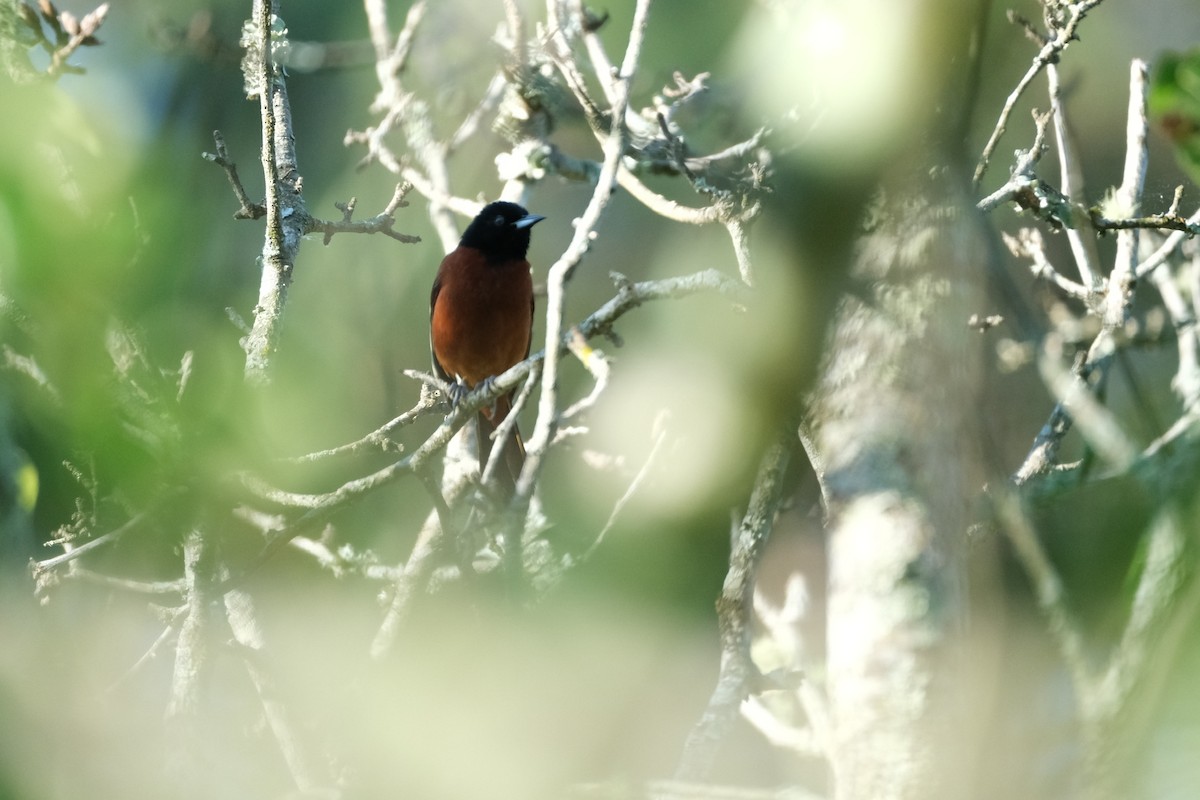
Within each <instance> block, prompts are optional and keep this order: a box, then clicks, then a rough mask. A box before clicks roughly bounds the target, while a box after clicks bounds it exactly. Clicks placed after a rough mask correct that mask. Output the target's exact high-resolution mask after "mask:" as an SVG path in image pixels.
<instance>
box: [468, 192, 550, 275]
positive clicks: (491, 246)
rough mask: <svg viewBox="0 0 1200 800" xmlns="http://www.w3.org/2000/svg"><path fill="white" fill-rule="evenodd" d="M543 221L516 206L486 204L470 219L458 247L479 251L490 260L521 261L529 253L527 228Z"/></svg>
mask: <svg viewBox="0 0 1200 800" xmlns="http://www.w3.org/2000/svg"><path fill="white" fill-rule="evenodd" d="M544 219H545V217H542V216H538V215H537V214H530V213H529V212H528V211H526V210H525V209H523V208H521V207H520V206H519V205H517V204H516V203H505V202H503V201H500V202H496V203H488V204H487V205H486V206H484V207H483V211H480V212H479V216H477V217H475V219H473V220H471V224H470V225H468V226H467V230H466V232H465V233H463V237H462V242H461V243H460V244H461V246H463V247H474V248H475V249H476V250H482V251H483V253H484V254H485V255H487V257H488V258H489V259H490V260H493V261H498V260H501V259H506V258H524V257H525V254H526V253H527V252H529V229H530V228H531V227H532V226H533V225H535V224H536V223H538V222H541V221H542V220H544Z"/></svg>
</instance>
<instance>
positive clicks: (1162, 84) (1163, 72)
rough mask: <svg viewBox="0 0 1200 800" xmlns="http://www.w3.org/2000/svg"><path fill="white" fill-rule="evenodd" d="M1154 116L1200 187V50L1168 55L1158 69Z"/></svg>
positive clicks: (1152, 107) (1152, 104)
mask: <svg viewBox="0 0 1200 800" xmlns="http://www.w3.org/2000/svg"><path fill="white" fill-rule="evenodd" d="M1149 104H1150V114H1151V116H1152V117H1153V119H1154V121H1155V123H1156V124H1157V125H1158V127H1159V129H1160V130H1162V132H1163V133H1164V134H1166V136H1167V138H1168V139H1170V140H1171V143H1172V145H1173V146H1174V148H1175V159H1176V161H1178V163H1179V166H1180V168H1181V169H1182V170H1183V171H1184V172H1186V173H1187V175H1188V177H1190V178H1191V179H1192V182H1193V183H1195V184H1197V185H1200V49H1197V50H1192V51H1190V52H1187V53H1173V52H1166V53H1163V54H1162V55H1160V56H1159V57H1158V59H1157V61H1156V63H1155V66H1154V77H1153V79H1152V82H1151V86H1150V98H1149Z"/></svg>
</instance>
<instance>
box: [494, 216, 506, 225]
mask: <svg viewBox="0 0 1200 800" xmlns="http://www.w3.org/2000/svg"><path fill="white" fill-rule="evenodd" d="M492 224H493V225H495V226H496V227H497V228H503V227H504V217H503V216H501V215H497V216H496V218H495V219H494V220H492Z"/></svg>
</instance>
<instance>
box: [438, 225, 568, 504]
mask: <svg viewBox="0 0 1200 800" xmlns="http://www.w3.org/2000/svg"><path fill="white" fill-rule="evenodd" d="M543 219H545V217H541V216H538V215H537V214H530V213H529V212H527V211H526V210H525V209H524V208H521V206H519V205H517V204H516V203H505V202H497V203H489V204H488V205H487V206H485V207H484V209H483V211H480V212H479V216H477V217H475V219H474V220H472V221H471V224H470V225H468V226H467V230H466V232H465V233H463V237H462V241H460V242H459V243H458V247H457V248H455V250H454V252H452V253H450V254H449V255H447V256H446V258H445V259H443V260H442V265H441V266H440V267H438V272H437V277H436V278H434V280H433V292H432V293H431V294H430V296H429V349H430V351H431V352H432V354H433V369H434V371H435V372H437V374H438V375H439V376H440V377H441V378H442V379H443V380H446V381H450V382H452V383H454V384H456V385H457V386H459V387H462V388H463V389H474V388H475V387H477V386H479V385H480V384H481V383H484V382H485V381H487V380H490V379H491V378H494V377H495V376H497V375H499V374H500V373H502V372H504V371H505V370H507V369H508V368H509V367H511V366H513V365H514V364H516V363H518V362H520V361H523V360H524V359H525V358H526V357H527V356H528V355H529V344H530V341H531V339H532V335H533V278H532V276H531V275H530V272H529V262H528V261H526V260H525V255H526V253H527V252H528V251H529V233H530V231H529V229H530V228H531V227H532V226H533V225H535V224H536V223H538V222H540V221H542V220H543ZM511 409H512V393H511V392H510V393H509V394H506V395H504V396H503V397H501V398H499V399H498V400H496V403H495V405H494V406H493V407H491V408H485V409H483V410H481V411H480V412H479V415H478V437H477V438H478V440H479V468H480V470H482V469H483V468H484V466H486V465H487V460H488V456H489V454H490V453H491V449H492V439H491V434H492V433H493V432H494V431H495V430H496V427H497V426H498V425H499V424H500V422H501V421H502V420H503V419H504V418H505V417H506V416H508V413H509V411H510V410H511ZM524 460H525V446H524V444H522V442H521V435H520V433H519V432H518V431H517V430H516V429H515V428H514V429H513V435H512V436H511V437H510V438H509V439H508V441H507V443H506V444H505V449H504V461H503V464H502V465H501V468H500V469H499V470H498V471H497V476H498V478H499V480H500V483H501V486H502V488H503V489H504V491H505V492H506V494H511V492H512V489H513V487H514V486H515V485H516V480H517V477H518V476H519V475H520V473H521V465H522V463H524Z"/></svg>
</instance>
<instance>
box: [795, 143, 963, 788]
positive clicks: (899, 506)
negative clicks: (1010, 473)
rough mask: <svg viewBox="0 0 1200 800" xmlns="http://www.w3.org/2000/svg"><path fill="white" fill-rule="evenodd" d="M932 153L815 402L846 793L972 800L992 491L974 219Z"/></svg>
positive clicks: (835, 703)
mask: <svg viewBox="0 0 1200 800" xmlns="http://www.w3.org/2000/svg"><path fill="white" fill-rule="evenodd" d="M965 197H966V193H965V189H964V188H963V185H962V183H961V181H960V180H959V177H958V176H957V175H956V174H955V173H954V172H952V171H950V170H948V169H944V168H940V167H937V166H936V160H935V159H932V158H930V159H926V160H924V161H923V162H922V161H917V162H915V164H913V166H912V167H910V168H908V169H906V170H905V171H904V175H902V176H899V177H895V178H893V179H891V180H889V181H888V182H886V183H885V185H884V188H883V189H881V191H880V194H879V196H878V198H877V201H876V203H875V204H874V205H873V206H872V207H871V209H870V212H869V214H868V222H867V226H868V230H867V232H866V233H865V235H864V236H863V238H862V240H861V242H860V244H859V247H858V250H857V253H856V256H855V264H854V273H853V276H852V280H853V281H854V289H853V290H852V291H851V292H850V293H849V294H848V295H847V297H846V299H845V300H844V301H843V303H842V306H841V308H840V309H839V312H838V315H837V318H836V321H835V323H834V328H833V331H832V333H831V340H830V346H829V348H828V350H827V352H828V353H829V356H828V360H827V363H826V365H825V367H824V369H823V371H822V376H821V379H820V382H819V384H818V388H817V391H816V393H815V396H814V403H813V405H812V412H811V413H812V425H813V430H814V433H815V437H816V442H817V446H818V449H819V450H820V452H821V454H822V456H823V458H824V460H825V463H826V475H825V478H826V483H827V487H826V488H827V491H828V495H829V503H830V507H829V512H830V542H829V582H830V583H829V612H828V613H829V619H828V630H829V634H828V659H829V663H828V675H829V699H830V707H831V712H832V721H833V752H832V753H831V757H832V762H833V772H834V779H835V785H836V787H837V791H836V796H837V797H838V798H842V799H843V800H858V799H859V798H861V799H862V800H867V799H868V798H869V799H870V800H888V799H889V798H896V799H897V800H900V799H902V798H922V799H923V800H928V798H940V797H964V796H968V793H967V792H966V791H964V788H965V787H964V786H963V784H962V783H961V781H962V780H963V779H965V777H966V774H967V773H968V768H967V765H968V764H969V760H970V758H969V753H966V752H963V744H964V742H963V741H962V739H963V738H964V736H963V732H964V731H965V730H966V728H967V727H968V726H963V725H961V724H960V722H961V720H960V719H959V716H960V715H961V714H962V713H963V711H964V709H965V708H967V705H966V704H965V703H964V700H965V697H964V692H965V687H964V686H963V685H962V681H963V676H964V675H965V670H958V669H956V667H955V664H956V661H957V660H958V656H959V654H958V652H957V648H958V646H959V641H958V635H959V633H960V632H961V631H962V630H963V628H964V623H965V614H966V586H965V566H964V543H965V537H966V531H967V527H968V513H969V508H970V505H971V502H972V498H974V497H975V496H976V495H977V493H978V491H979V489H980V486H981V483H982V481H981V478H980V476H979V474H978V471H977V470H976V469H975V468H974V466H975V464H976V462H977V458H976V446H975V442H974V436H973V434H972V422H973V418H974V415H975V413H976V412H975V402H974V400H975V397H976V393H977V391H978V388H977V387H978V377H979V375H980V374H981V369H980V364H979V359H978V357H977V348H978V345H977V341H976V340H977V339H978V334H976V333H975V332H973V331H971V330H970V329H969V328H968V327H967V324H966V321H967V318H968V316H969V315H970V313H971V312H972V311H977V310H978V309H977V308H975V307H974V305H973V303H972V298H973V297H974V292H975V287H976V286H977V285H979V284H980V283H981V277H982V274H983V269H982V263H981V262H982V257H981V256H980V253H981V252H982V249H983V248H982V247H981V246H980V242H979V241H978V236H977V231H978V230H979V228H978V225H977V221H976V220H975V218H974V216H973V215H974V211H973V209H972V208H971V206H970V204H969V203H968V202H966V199H965Z"/></svg>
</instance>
